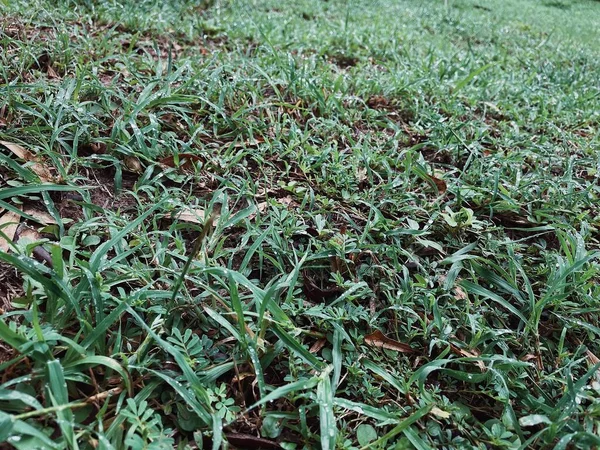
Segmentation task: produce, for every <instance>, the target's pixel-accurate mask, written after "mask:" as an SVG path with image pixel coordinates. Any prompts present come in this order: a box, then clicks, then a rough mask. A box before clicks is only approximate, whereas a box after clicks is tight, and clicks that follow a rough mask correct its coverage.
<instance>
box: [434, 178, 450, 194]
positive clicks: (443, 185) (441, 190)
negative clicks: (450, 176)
mask: <svg viewBox="0 0 600 450" xmlns="http://www.w3.org/2000/svg"><path fill="white" fill-rule="evenodd" d="M431 181H433V182H434V183H435V185H436V187H437V190H438V192H439V193H440V194H443V193H444V192H446V190H447V189H448V186H447V185H446V182H445V181H444V180H442V179H441V178H438V177H434V176H432V177H431Z"/></svg>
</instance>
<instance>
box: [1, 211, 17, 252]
mask: <svg viewBox="0 0 600 450" xmlns="http://www.w3.org/2000/svg"><path fill="white" fill-rule="evenodd" d="M19 222H21V216H20V215H19V214H17V213H15V212H12V211H7V212H6V213H4V215H3V216H2V217H0V231H2V233H4V234H5V235H6V237H5V236H3V235H0V251H3V252H5V253H6V252H8V250H9V249H10V243H9V242H12V240H13V238H14V237H15V233H16V232H17V227H18V226H19Z"/></svg>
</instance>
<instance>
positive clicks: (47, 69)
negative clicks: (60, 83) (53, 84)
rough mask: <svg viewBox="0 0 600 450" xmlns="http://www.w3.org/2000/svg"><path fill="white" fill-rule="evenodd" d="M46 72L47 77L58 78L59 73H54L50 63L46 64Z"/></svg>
mask: <svg viewBox="0 0 600 450" xmlns="http://www.w3.org/2000/svg"><path fill="white" fill-rule="evenodd" d="M46 74H47V75H48V78H50V79H51V80H60V79H61V78H60V75H59V74H57V73H56V71H55V70H54V69H53V68H52V66H51V65H50V64H48V67H47V68H46Z"/></svg>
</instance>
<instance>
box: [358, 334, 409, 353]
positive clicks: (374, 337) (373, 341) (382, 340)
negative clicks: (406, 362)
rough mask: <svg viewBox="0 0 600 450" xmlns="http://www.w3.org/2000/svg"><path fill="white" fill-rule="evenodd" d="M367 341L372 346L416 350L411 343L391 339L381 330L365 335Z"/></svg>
mask: <svg viewBox="0 0 600 450" xmlns="http://www.w3.org/2000/svg"><path fill="white" fill-rule="evenodd" d="M365 342H366V343H367V345H370V346H371V347H380V348H386V349H388V350H394V351H396V352H402V353H412V352H414V350H413V349H412V347H411V346H410V345H408V344H403V343H402V342H398V341H395V340H393V339H390V338H389V337H387V336H385V335H384V334H383V333H382V332H381V331H379V330H375V331H374V332H373V333H371V334H369V335H367V336H365Z"/></svg>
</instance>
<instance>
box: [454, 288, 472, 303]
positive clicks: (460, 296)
mask: <svg viewBox="0 0 600 450" xmlns="http://www.w3.org/2000/svg"><path fill="white" fill-rule="evenodd" d="M454 298H455V299H456V300H466V299H467V298H469V296H468V295H467V293H466V292H465V290H464V289H463V288H462V287H461V286H459V285H456V286H454Z"/></svg>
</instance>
